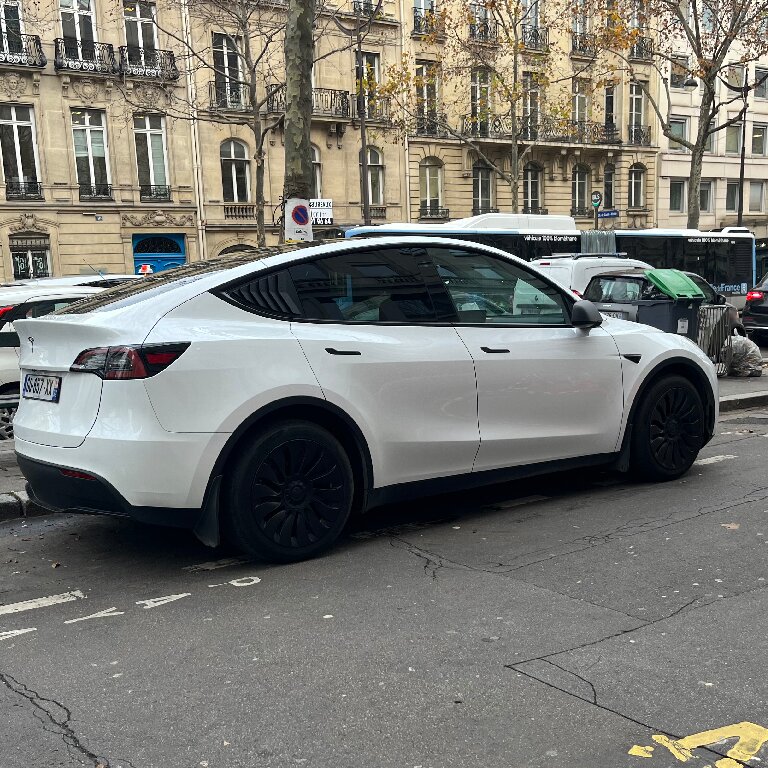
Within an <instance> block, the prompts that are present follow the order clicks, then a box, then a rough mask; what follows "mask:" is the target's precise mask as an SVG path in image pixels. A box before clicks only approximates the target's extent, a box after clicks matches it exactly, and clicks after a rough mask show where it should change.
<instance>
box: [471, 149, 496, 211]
mask: <svg viewBox="0 0 768 768" xmlns="http://www.w3.org/2000/svg"><path fill="white" fill-rule="evenodd" d="M492 207H493V172H492V170H491V169H490V168H489V167H488V166H487V165H486V164H485V163H483V162H480V161H478V162H476V163H475V164H474V165H473V166H472V213H473V214H478V213H490V211H491V208H492Z"/></svg>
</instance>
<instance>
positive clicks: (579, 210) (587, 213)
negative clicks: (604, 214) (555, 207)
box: [571, 205, 595, 219]
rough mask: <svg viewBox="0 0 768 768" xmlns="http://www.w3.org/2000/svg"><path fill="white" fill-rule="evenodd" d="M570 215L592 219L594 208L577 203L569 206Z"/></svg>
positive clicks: (575, 217) (576, 217)
mask: <svg viewBox="0 0 768 768" xmlns="http://www.w3.org/2000/svg"><path fill="white" fill-rule="evenodd" d="M571 216H573V218H574V219H594V218H595V209H594V208H593V207H592V206H591V205H579V206H576V207H573V208H571Z"/></svg>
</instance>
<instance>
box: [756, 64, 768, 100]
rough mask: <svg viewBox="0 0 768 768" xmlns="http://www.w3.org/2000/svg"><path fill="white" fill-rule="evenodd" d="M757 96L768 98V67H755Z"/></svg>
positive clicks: (757, 97)
mask: <svg viewBox="0 0 768 768" xmlns="http://www.w3.org/2000/svg"><path fill="white" fill-rule="evenodd" d="M755 98H756V99H768V69H755Z"/></svg>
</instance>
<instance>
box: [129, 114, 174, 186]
mask: <svg viewBox="0 0 768 768" xmlns="http://www.w3.org/2000/svg"><path fill="white" fill-rule="evenodd" d="M133 139H134V143H135V144H136V166H137V167H138V169H139V192H140V195H141V199H142V200H170V198H171V190H170V187H169V186H168V168H167V163H166V153H165V125H164V120H163V116H162V115H134V117H133Z"/></svg>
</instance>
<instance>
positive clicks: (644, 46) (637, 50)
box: [629, 37, 653, 61]
mask: <svg viewBox="0 0 768 768" xmlns="http://www.w3.org/2000/svg"><path fill="white" fill-rule="evenodd" d="M629 58H630V59H635V60H637V61H653V40H651V38H650V37H638V38H637V39H636V40H635V42H634V44H633V45H632V47H631V48H630V49H629Z"/></svg>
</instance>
